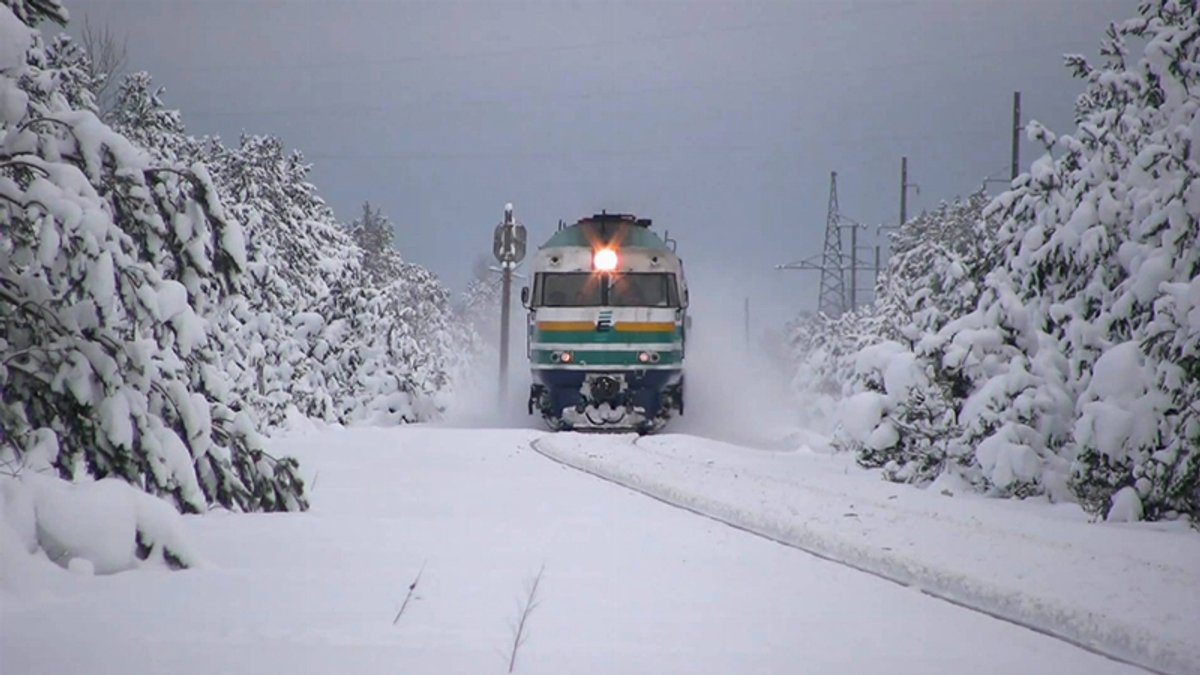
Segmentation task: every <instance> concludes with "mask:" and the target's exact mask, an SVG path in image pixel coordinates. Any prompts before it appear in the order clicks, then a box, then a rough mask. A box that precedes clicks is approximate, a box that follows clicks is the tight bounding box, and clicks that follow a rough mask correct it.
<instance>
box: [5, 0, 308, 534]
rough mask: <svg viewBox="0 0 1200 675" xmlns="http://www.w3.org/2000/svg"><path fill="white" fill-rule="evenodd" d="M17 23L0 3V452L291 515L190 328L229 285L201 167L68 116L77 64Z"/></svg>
mask: <svg viewBox="0 0 1200 675" xmlns="http://www.w3.org/2000/svg"><path fill="white" fill-rule="evenodd" d="M18 4H21V5H22V9H19V11H20V12H23V14H19V16H22V17H24V18H26V19H27V20H28V19H29V17H33V18H34V19H36V18H37V16H38V12H43V11H46V8H51V9H52V8H53V7H52V6H56V4H55V3H51V2H40V3H18ZM17 18H18V15H14V13H13V12H12V11H10V9H9V7H8V6H3V7H0V37H3V39H2V40H0V43H2V44H3V47H2V48H0V100H3V101H4V102H5V104H4V105H3V106H0V221H3V222H4V223H5V227H4V228H3V230H2V231H0V325H2V327H3V330H2V331H0V392H3V394H2V396H0V408H2V409H3V412H2V413H0V423H2V424H3V429H2V431H3V434H2V436H0V452H3V453H4V454H5V455H7V456H8V459H11V460H13V461H18V462H20V463H31V464H34V465H41V466H47V467H53V468H55V469H56V470H57V471H58V472H59V473H60V474H61V475H62V476H64V477H76V476H83V475H91V476H94V477H97V478H100V477H105V476H115V477H119V478H122V479H124V480H126V481H128V482H130V483H133V484H134V485H137V486H139V487H141V488H143V489H145V490H147V491H149V492H152V493H155V494H159V495H161V496H164V497H168V498H170V499H172V500H173V501H174V503H175V504H176V506H177V507H178V508H180V509H182V510H190V511H198V510H203V509H205V508H207V506H208V505H209V504H213V503H218V504H222V505H225V506H227V507H230V508H237V509H296V508H303V507H304V505H305V502H304V496H303V485H302V483H301V482H300V480H299V478H298V477H297V476H296V473H295V468H296V467H295V462H294V461H293V460H290V459H281V460H279V461H276V460H274V459H272V458H270V457H269V456H267V455H266V453H265V452H264V450H263V445H262V440H261V438H260V437H258V435H257V433H256V432H255V429H254V424H253V421H252V420H251V419H250V418H249V417H248V416H247V415H245V414H242V413H239V412H237V411H236V410H235V409H234V408H233V407H231V402H230V401H229V400H228V395H227V394H228V392H227V391H225V387H224V386H223V385H224V379H223V377H222V376H221V372H222V371H221V369H220V364H219V359H218V350H217V348H216V346H215V344H214V341H213V340H212V336H211V334H210V332H209V325H208V323H207V321H206V317H207V316H208V315H210V314H211V313H213V312H214V311H215V308H216V307H217V305H218V303H219V302H220V298H221V297H222V296H224V295H229V294H233V293H234V292H235V291H236V288H237V286H238V284H239V283H240V278H241V274H242V271H243V268H244V266H245V257H244V251H243V250H242V248H241V236H242V235H241V230H240V228H239V227H238V226H237V224H236V223H234V222H232V221H230V220H229V219H228V218H226V217H225V214H224V212H223V207H222V205H221V203H220V200H219V198H218V197H217V196H216V193H215V191H214V190H213V186H212V183H211V181H210V180H209V179H208V176H207V173H206V171H205V170H204V168H203V167H202V166H191V167H189V166H180V165H175V164H164V163H160V162H157V161H155V160H154V158H153V157H151V156H150V155H149V154H147V153H146V152H145V151H143V150H142V149H140V148H138V147H137V146H135V145H134V144H133V143H131V142H130V141H129V140H128V139H127V138H125V137H123V136H122V135H120V134H119V133H117V132H115V131H113V130H112V129H110V128H109V127H107V126H106V125H104V124H103V123H102V122H100V120H99V119H97V118H96V116H95V113H94V111H93V110H90V109H83V110H79V109H76V108H74V107H72V102H73V101H78V100H79V98H78V96H77V94H78V92H77V91H73V89H72V88H73V87H74V86H76V83H79V82H81V81H83V80H84V79H85V78H84V76H83V75H80V74H79V73H64V72H60V71H61V70H62V69H79V68H82V67H83V66H82V64H81V61H80V60H79V59H72V58H58V57H56V58H47V55H46V51H45V49H44V48H43V46H42V41H41V38H40V36H39V35H38V34H37V33H35V32H34V31H31V30H29V29H27V28H24V27H23V26H21V24H20V22H19V21H17ZM13 45H19V46H20V48H19V49H13V48H12V47H13ZM60 51H61V50H60Z"/></svg>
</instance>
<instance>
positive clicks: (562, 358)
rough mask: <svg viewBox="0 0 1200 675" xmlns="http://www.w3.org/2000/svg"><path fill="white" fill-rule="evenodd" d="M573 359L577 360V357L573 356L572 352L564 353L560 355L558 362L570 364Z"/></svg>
mask: <svg viewBox="0 0 1200 675" xmlns="http://www.w3.org/2000/svg"><path fill="white" fill-rule="evenodd" d="M573 358H575V357H574V356H572V355H571V352H563V353H562V354H560V355H559V357H558V360H559V361H561V362H563V363H570V362H571V359H573Z"/></svg>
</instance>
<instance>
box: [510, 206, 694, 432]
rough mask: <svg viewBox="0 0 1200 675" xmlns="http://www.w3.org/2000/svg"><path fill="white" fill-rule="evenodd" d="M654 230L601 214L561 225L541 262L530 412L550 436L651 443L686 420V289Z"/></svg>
mask: <svg viewBox="0 0 1200 675" xmlns="http://www.w3.org/2000/svg"><path fill="white" fill-rule="evenodd" d="M651 225H652V223H651V221H650V220H649V219H646V218H638V217H637V216H634V215H632V214H627V213H608V212H601V213H598V214H596V215H593V216H590V217H586V218H582V219H580V220H579V221H578V222H576V223H575V224H573V225H565V224H563V223H560V224H559V228H558V230H557V231H556V232H555V233H554V234H553V235H552V236H551V237H550V238H549V239H548V240H547V241H546V242H545V243H544V244H543V245H542V246H541V247H540V248H538V250H537V252H536V254H535V255H534V258H533V260H532V270H531V272H532V279H531V285H530V286H526V287H524V288H522V289H521V304H522V305H523V306H524V307H525V309H526V312H527V333H526V336H527V339H526V353H527V355H528V358H529V367H530V374H531V379H532V382H531V384H530V388H529V404H528V409H529V414H530V415H533V414H540V415H541V416H542V418H543V419H544V420H545V422H546V424H547V426H549V428H550V429H552V430H556V431H568V430H578V431H631V432H637V433H639V434H645V433H652V432H655V431H658V430H660V429H662V428H663V427H664V426H665V425H666V424H667V422H668V421H669V420H670V419H672V418H673V417H675V416H677V415H682V414H683V412H684V357H685V354H686V345H687V332H688V329H689V327H690V325H691V318H690V317H689V316H688V314H687V308H688V286H687V280H686V278H685V277H684V273H683V260H682V259H681V258H680V257H679V256H678V255H677V253H676V248H677V242H676V241H675V240H673V239H671V238H670V236H669V233H664V235H663V236H661V237H660V236H659V235H658V234H657V233H655V232H654V231H652V230H651Z"/></svg>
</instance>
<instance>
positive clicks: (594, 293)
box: [534, 272, 603, 307]
mask: <svg viewBox="0 0 1200 675" xmlns="http://www.w3.org/2000/svg"><path fill="white" fill-rule="evenodd" d="M535 281H536V284H535V285H536V288H535V292H534V299H535V300H536V301H537V302H536V304H538V305H541V306H542V307H598V306H600V305H601V304H602V300H603V286H602V281H601V278H600V277H599V276H596V275H593V274H591V273H588V272H559V273H544V274H539V275H537V278H536V279H535Z"/></svg>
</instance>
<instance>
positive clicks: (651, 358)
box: [638, 352, 661, 363]
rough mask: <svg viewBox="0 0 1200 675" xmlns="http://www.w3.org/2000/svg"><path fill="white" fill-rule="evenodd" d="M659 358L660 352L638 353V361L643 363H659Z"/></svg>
mask: <svg viewBox="0 0 1200 675" xmlns="http://www.w3.org/2000/svg"><path fill="white" fill-rule="evenodd" d="M659 358H661V357H659V355H658V352H641V353H640V354H638V361H641V362H642V363H658V360H659Z"/></svg>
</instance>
